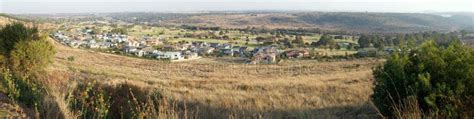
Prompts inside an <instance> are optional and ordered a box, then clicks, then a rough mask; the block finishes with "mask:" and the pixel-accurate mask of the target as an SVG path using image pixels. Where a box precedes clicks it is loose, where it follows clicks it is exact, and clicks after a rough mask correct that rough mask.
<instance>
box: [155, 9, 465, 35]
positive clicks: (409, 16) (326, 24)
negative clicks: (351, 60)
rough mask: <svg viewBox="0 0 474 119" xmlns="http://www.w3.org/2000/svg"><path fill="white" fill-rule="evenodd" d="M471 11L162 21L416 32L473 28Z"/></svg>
mask: <svg viewBox="0 0 474 119" xmlns="http://www.w3.org/2000/svg"><path fill="white" fill-rule="evenodd" d="M473 19H474V15H473V14H453V15H449V17H447V16H443V15H437V14H423V13H352V12H328V13H326V12H310V13H308V12H307V13H260V14H249V13H239V14H206V15H194V16H190V17H186V18H181V19H168V20H164V21H162V22H161V24H165V25H169V24H173V25H182V24H187V25H204V26H220V27H230V28H243V27H247V26H251V27H262V26H264V27H266V28H320V29H324V30H342V31H354V32H397V33H400V32H402V33H406V32H419V31H454V30H459V29H473V28H474V27H473V26H474V21H473Z"/></svg>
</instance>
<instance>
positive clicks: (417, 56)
mask: <svg viewBox="0 0 474 119" xmlns="http://www.w3.org/2000/svg"><path fill="white" fill-rule="evenodd" d="M473 76H474V51H473V49H470V48H466V47H464V46H462V45H461V44H460V43H459V42H453V43H452V44H451V45H449V46H447V47H442V46H439V45H437V44H436V43H435V42H433V41H428V42H426V43H424V44H422V46H421V48H414V49H412V50H404V51H402V52H398V53H394V54H393V55H392V56H391V57H389V58H388V60H387V61H386V62H385V64H383V65H382V66H378V67H376V68H375V69H374V77H375V82H374V83H375V87H374V94H373V95H372V99H373V102H374V104H375V105H376V106H377V107H378V109H379V110H380V112H381V113H382V114H383V115H385V116H389V117H392V116H397V115H395V114H396V112H400V110H402V111H403V110H409V109H407V106H404V105H407V102H408V101H410V100H409V99H410V98H416V100H415V101H411V102H417V103H419V104H418V108H420V109H421V111H422V112H424V114H422V115H424V116H426V117H431V116H440V117H448V118H460V117H472V116H474V112H473V111H474V110H473V109H472V107H470V106H472V105H473V101H474V77H473Z"/></svg>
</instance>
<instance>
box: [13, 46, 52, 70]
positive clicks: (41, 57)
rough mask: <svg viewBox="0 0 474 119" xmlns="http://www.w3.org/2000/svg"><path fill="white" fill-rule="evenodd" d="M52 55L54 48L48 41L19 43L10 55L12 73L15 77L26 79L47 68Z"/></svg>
mask: <svg viewBox="0 0 474 119" xmlns="http://www.w3.org/2000/svg"><path fill="white" fill-rule="evenodd" d="M54 54H55V50H54V46H53V45H51V43H50V42H49V41H46V40H33V41H20V42H18V43H17V44H16V45H15V49H14V50H13V51H11V54H10V55H11V57H10V62H11V68H12V71H14V72H15V74H17V75H20V76H23V77H27V76H29V75H31V74H32V73H35V72H38V71H41V70H42V69H44V68H45V67H46V66H48V65H49V64H50V63H51V62H52V59H53V57H54Z"/></svg>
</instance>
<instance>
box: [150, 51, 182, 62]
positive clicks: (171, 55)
mask: <svg viewBox="0 0 474 119" xmlns="http://www.w3.org/2000/svg"><path fill="white" fill-rule="evenodd" d="M156 58H157V59H169V60H183V59H184V56H183V54H182V53H181V52H157V53H156Z"/></svg>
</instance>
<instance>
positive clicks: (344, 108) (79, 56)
mask: <svg viewBox="0 0 474 119" xmlns="http://www.w3.org/2000/svg"><path fill="white" fill-rule="evenodd" d="M56 46H57V49H58V53H57V54H56V58H55V63H54V65H53V66H51V68H50V71H51V72H55V73H63V74H65V75H66V76H68V77H69V79H71V80H81V79H97V80H99V81H100V82H103V83H108V84H116V83H120V82H125V81H126V82H129V83H133V84H137V85H140V86H143V87H151V88H158V89H159V90H162V92H163V94H164V95H165V97H167V98H168V99H170V100H174V101H176V102H179V103H182V104H183V105H186V106H184V107H182V106H181V107H178V108H184V109H183V110H187V111H186V112H183V113H180V114H182V115H188V117H202V118H229V117H236V116H242V117H240V118H243V117H254V118H258V117H264V118H291V117H298V118H344V117H345V118H349V117H351V118H367V117H377V112H376V110H374V108H373V107H372V106H371V104H370V103H369V96H370V95H371V94H372V71H371V67H373V66H374V65H376V64H378V63H380V61H376V60H371V59H358V60H352V61H334V62H318V61H313V60H297V61H290V60H288V61H284V62H282V63H279V64H275V65H246V64H243V63H240V62H241V61H240V60H239V59H236V58H213V59H207V58H205V59H199V60H196V61H193V62H176V63H170V62H163V61H156V60H146V59H137V58H131V57H124V56H118V55H112V54H105V53H98V52H93V51H88V50H81V49H71V48H68V47H64V46H61V45H56ZM71 56H72V57H74V59H75V60H74V61H70V60H67V59H68V57H71ZM178 112H180V110H178ZM183 117H184V116H183ZM236 118H239V117H236Z"/></svg>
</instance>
